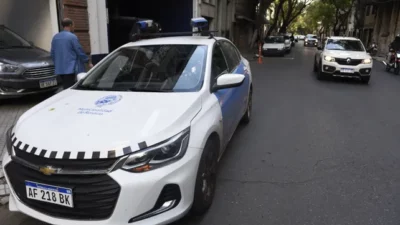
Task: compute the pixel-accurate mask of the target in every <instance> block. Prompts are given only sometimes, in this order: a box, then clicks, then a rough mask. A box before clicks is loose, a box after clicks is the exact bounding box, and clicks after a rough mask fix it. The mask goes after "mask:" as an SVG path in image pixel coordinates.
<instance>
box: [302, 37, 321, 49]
mask: <svg viewBox="0 0 400 225" xmlns="http://www.w3.org/2000/svg"><path fill="white" fill-rule="evenodd" d="M304 46H305V47H306V46H307V47H317V46H318V37H317V35H314V34H307V36H306V37H305V39H304Z"/></svg>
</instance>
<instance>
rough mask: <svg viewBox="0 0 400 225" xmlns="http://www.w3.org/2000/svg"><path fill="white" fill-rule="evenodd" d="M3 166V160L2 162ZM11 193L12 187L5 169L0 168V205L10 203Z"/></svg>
mask: <svg viewBox="0 0 400 225" xmlns="http://www.w3.org/2000/svg"><path fill="white" fill-rule="evenodd" d="M0 167H1V162H0ZM9 195H10V188H9V187H8V184H7V182H6V178H5V177H4V174H3V169H1V168H0V205H5V204H7V203H8V197H9Z"/></svg>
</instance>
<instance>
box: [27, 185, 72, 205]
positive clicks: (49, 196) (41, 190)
mask: <svg viewBox="0 0 400 225" xmlns="http://www.w3.org/2000/svg"><path fill="white" fill-rule="evenodd" d="M25 187H26V197H27V198H29V199H33V200H37V201H41V202H47V203H51V204H56V205H61V206H65V207H69V208H73V207H74V203H73V200H72V190H71V189H70V188H63V187H56V186H51V185H47V184H40V183H36V182H32V181H25Z"/></svg>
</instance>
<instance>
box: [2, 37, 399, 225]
mask: <svg viewBox="0 0 400 225" xmlns="http://www.w3.org/2000/svg"><path fill="white" fill-rule="evenodd" d="M314 52H315V49H312V48H303V47H302V46H301V44H299V45H298V46H296V48H295V49H294V50H293V52H292V53H291V54H290V55H288V56H286V57H285V58H264V60H263V61H264V63H263V64H262V65H258V64H255V62H254V64H253V66H252V71H253V74H254V104H253V105H254V108H253V118H252V122H251V123H250V124H249V125H248V126H245V127H240V128H239V129H238V131H237V132H236V134H235V136H234V137H233V139H232V142H231V143H230V146H229V147H228V149H227V151H226V153H225V155H224V158H223V159H222V162H221V164H220V168H219V170H220V171H219V178H218V188H217V193H216V196H215V201H214V204H213V205H212V208H211V209H210V211H209V212H208V214H207V215H206V216H204V217H203V218H202V219H198V220H194V219H193V218H186V219H183V220H182V221H180V222H177V223H175V225H220V224H223V225H250V224H251V225H292V224H296V225H314V224H316V225H321V224H323V225H397V224H399V221H400V214H399V213H398V212H397V211H398V210H399V209H400V170H399V167H400V138H399V136H400V119H399V118H400V117H399V115H400V104H398V102H399V98H400V76H395V75H393V74H389V73H386V72H384V69H383V67H382V66H381V65H379V64H375V68H374V71H373V72H374V74H373V77H372V80H371V83H370V85H363V84H359V83H357V82H350V81H346V80H334V81H322V82H321V81H317V80H316V79H315V76H314V74H313V72H312V64H313V56H314ZM3 108H4V107H3ZM1 110H2V108H1V107H0V113H2V112H1ZM0 211H1V210H0ZM0 215H1V213H0ZM0 217H1V216H0ZM13 217H20V215H19V214H14V215H13ZM21 218H22V217H21ZM3 221H4V220H3ZM6 221H7V220H6ZM9 221H11V220H9ZM20 224H24V225H33V224H35V225H39V224H40V223H37V222H33V220H31V219H25V222H24V223H20V222H18V223H17V222H15V223H7V222H6V225H20Z"/></svg>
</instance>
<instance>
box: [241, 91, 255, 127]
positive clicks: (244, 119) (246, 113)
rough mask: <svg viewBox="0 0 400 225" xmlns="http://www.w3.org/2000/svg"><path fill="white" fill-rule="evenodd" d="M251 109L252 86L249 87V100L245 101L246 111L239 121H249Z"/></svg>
mask: <svg viewBox="0 0 400 225" xmlns="http://www.w3.org/2000/svg"><path fill="white" fill-rule="evenodd" d="M252 109H253V88H252V87H250V92H249V100H248V101H247V109H246V112H245V113H244V115H243V117H242V121H241V122H242V123H243V124H248V123H250V120H251V115H252Z"/></svg>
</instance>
